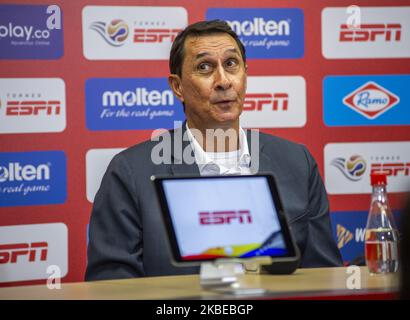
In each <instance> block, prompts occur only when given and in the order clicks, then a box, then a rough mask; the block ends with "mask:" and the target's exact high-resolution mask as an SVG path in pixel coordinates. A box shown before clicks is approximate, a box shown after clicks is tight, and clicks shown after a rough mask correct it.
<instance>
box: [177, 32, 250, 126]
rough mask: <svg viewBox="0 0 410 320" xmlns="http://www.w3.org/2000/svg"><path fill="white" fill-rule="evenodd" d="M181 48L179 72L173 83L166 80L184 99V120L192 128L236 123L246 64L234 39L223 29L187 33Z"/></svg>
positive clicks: (182, 99) (241, 100) (242, 98)
mask: <svg viewBox="0 0 410 320" xmlns="http://www.w3.org/2000/svg"><path fill="white" fill-rule="evenodd" d="M184 49H185V50H184V52H185V55H184V61H183V65H182V76H181V77H174V85H172V82H173V81H172V80H170V83H171V86H172V87H173V89H174V92H175V94H176V95H177V96H178V98H179V99H180V100H181V101H182V102H184V103H185V113H186V117H187V120H188V124H190V125H191V126H193V127H196V128H224V127H231V126H232V125H233V124H238V123H239V116H240V114H241V112H242V106H243V100H244V97H245V91H246V66H245V65H244V62H243V59H242V56H241V53H240V50H239V48H238V45H237V43H236V42H235V40H234V39H233V38H232V37H231V36H230V35H228V34H224V33H220V34H219V33H216V34H211V35H206V36H200V37H188V38H187V39H186V40H185V48H184ZM171 77H172V76H171ZM175 85H176V86H175Z"/></svg>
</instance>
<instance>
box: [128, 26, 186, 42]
mask: <svg viewBox="0 0 410 320" xmlns="http://www.w3.org/2000/svg"><path fill="white" fill-rule="evenodd" d="M179 31H181V29H134V42H135V43H139V42H147V43H162V42H173V41H174V39H175V37H176V36H177V35H178V32H179Z"/></svg>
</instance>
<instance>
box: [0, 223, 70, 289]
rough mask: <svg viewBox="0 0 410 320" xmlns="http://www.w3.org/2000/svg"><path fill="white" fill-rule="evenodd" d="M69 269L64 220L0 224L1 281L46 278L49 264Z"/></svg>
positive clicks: (62, 272) (66, 232) (66, 231)
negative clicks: (9, 224) (44, 222)
mask: <svg viewBox="0 0 410 320" xmlns="http://www.w3.org/2000/svg"><path fill="white" fill-rule="evenodd" d="M50 266H58V267H59V268H60V271H61V273H60V274H59V277H60V278H64V277H65V275H66V274H67V272H68V229H67V226H66V225H65V224H63V223H47V224H29V225H17V226H1V227H0V283H4V282H15V281H31V280H40V279H47V278H49V271H48V270H49V267H50Z"/></svg>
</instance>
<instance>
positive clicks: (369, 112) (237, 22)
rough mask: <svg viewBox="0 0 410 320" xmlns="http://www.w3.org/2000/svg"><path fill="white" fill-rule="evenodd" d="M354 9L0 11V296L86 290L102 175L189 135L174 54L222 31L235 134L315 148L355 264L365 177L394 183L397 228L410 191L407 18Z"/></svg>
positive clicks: (221, 4)
mask: <svg viewBox="0 0 410 320" xmlns="http://www.w3.org/2000/svg"><path fill="white" fill-rule="evenodd" d="M351 4H352V3H351V1H345V0H333V1H330V0H328V1H325V0H320V1H319V0H315V1H307V0H304V1H290V0H289V1H285V0H260V1H257V2H252V3H250V2H249V1H245V0H235V1H233V0H218V1H214V0H207V1H190V0H179V1H177V0H175V1H171V0H163V1H153V0H151V1H148V0H140V1H138V2H136V1H130V0H107V1H106V0H95V1H90V0H77V1H62V0H55V1H53V2H50V3H47V2H46V1H44V0H41V1H40V0H30V1H29V0H19V1H17V0H7V1H4V0H0V147H1V150H0V286H14V285H22V284H38V283H45V281H46V279H47V278H48V277H50V276H60V277H62V281H63V282H73V281H82V280H83V277H84V270H85V266H86V250H87V249H86V244H87V241H88V236H87V233H88V222H89V217H90V211H91V207H92V202H93V200H94V196H95V193H96V191H97V190H98V187H99V184H100V181H101V179H102V175H103V173H104V171H105V169H106V167H107V165H108V163H109V161H110V160H111V159H112V157H113V156H114V155H115V154H116V153H118V152H120V151H121V150H123V149H124V148H126V147H129V146H131V145H134V144H136V143H139V142H142V141H144V140H147V139H149V138H150V137H151V133H152V132H153V130H155V129H159V128H172V127H173V123H174V121H182V120H183V119H184V113H183V108H182V105H181V103H180V102H179V101H178V100H177V99H176V98H175V97H174V96H173V94H172V92H171V90H170V88H169V87H168V85H167V80H166V79H167V76H168V72H169V71H168V61H167V59H168V55H169V49H170V45H171V43H172V41H173V40H174V38H175V36H176V34H177V33H178V32H179V31H180V30H181V29H182V28H184V27H185V26H186V25H187V24H188V23H192V22H195V21H198V20H204V19H214V18H219V19H224V20H226V21H228V23H229V24H230V25H231V27H232V28H233V29H234V30H235V31H236V32H237V33H238V35H239V37H240V39H241V41H242V42H243V43H244V45H245V46H246V50H247V57H248V73H249V78H248V92H247V95H246V101H245V105H244V111H243V114H242V116H241V124H242V126H243V127H246V128H260V129H261V130H262V131H264V132H267V133H270V134H275V135H278V136H280V137H283V138H286V139H289V140H292V141H295V142H298V143H303V144H305V145H306V146H307V147H308V148H309V150H310V151H311V152H312V154H313V156H314V157H315V159H316V160H317V162H318V166H319V169H320V172H321V174H322V176H323V179H324V182H325V185H326V188H327V191H328V193H329V199H330V209H331V217H332V224H333V231H334V236H335V239H336V240H337V242H338V245H339V248H340V249H341V251H342V254H343V258H344V260H345V262H346V263H349V262H350V261H352V260H353V259H355V258H357V257H359V256H360V255H362V254H363V239H364V228H365V224H366V217H367V210H368V208H369V202H370V191H371V188H370V186H369V174H370V172H372V171H373V170H384V171H386V172H387V174H388V184H389V185H388V191H389V197H390V202H391V206H392V208H393V209H394V210H395V213H396V216H399V209H400V207H401V205H402V201H403V198H404V196H405V195H406V193H407V192H408V191H409V190H410V179H409V176H410V126H409V125H410V111H409V110H410V96H409V90H408V87H409V85H410V20H409V19H408V17H409V16H410V4H409V2H408V0H383V1H382V0H373V1H370V0H369V1H365V0H363V1H356V2H355V4H356V5H358V6H359V7H349V6H350V5H351ZM53 266H58V267H59V269H58V270H57V271H56V269H55V267H53Z"/></svg>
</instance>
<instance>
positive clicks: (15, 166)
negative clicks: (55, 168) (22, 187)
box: [0, 162, 50, 182]
mask: <svg viewBox="0 0 410 320" xmlns="http://www.w3.org/2000/svg"><path fill="white" fill-rule="evenodd" d="M33 180H50V165H49V164H48V165H47V164H40V165H38V166H37V167H36V166H33V165H31V164H28V165H24V166H22V165H21V164H20V163H19V162H10V163H9V164H8V166H7V167H6V166H0V182H6V181H7V182H10V181H33Z"/></svg>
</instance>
